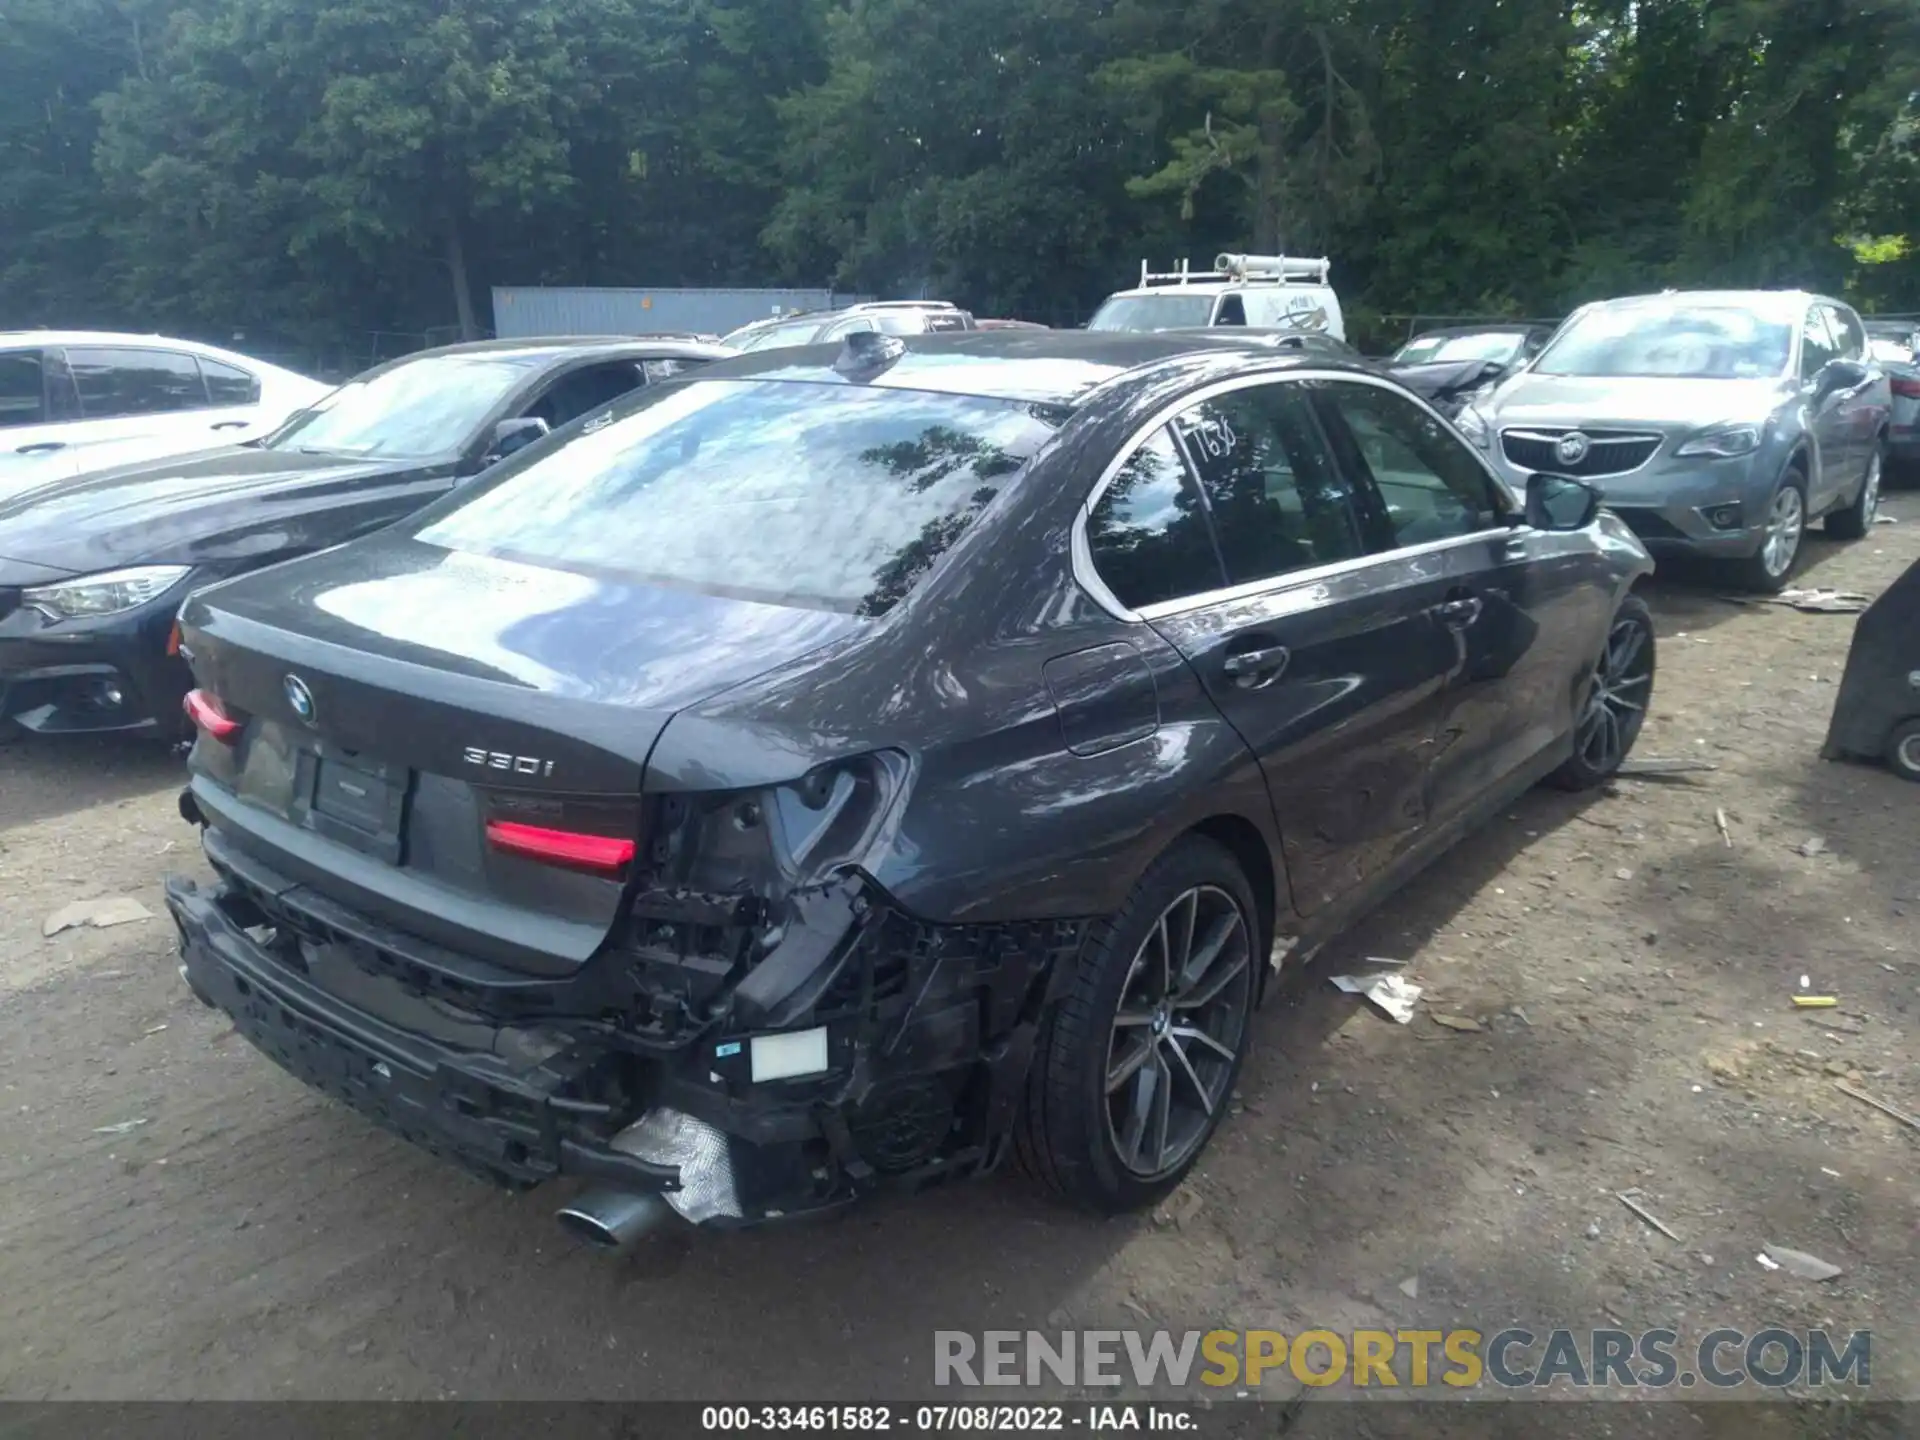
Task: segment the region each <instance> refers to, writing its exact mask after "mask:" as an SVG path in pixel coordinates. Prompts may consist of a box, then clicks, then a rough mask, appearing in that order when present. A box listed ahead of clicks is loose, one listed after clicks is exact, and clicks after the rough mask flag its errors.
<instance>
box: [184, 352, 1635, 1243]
mask: <svg viewBox="0 0 1920 1440" xmlns="http://www.w3.org/2000/svg"><path fill="white" fill-rule="evenodd" d="M1650 569H1651V564H1650V562H1649V560H1648V558H1647V555H1646V552H1645V551H1644V550H1643V549H1642V548H1641V547H1640V545H1639V544H1638V542H1637V541H1635V540H1634V538H1633V536H1632V535H1631V534H1630V533H1629V532H1628V531H1627V530H1626V529H1625V527H1623V526H1622V525H1621V524H1620V523H1619V522H1618V521H1617V520H1615V519H1614V518H1613V517H1612V516H1610V515H1606V514H1602V513H1600V512H1599V508H1598V499H1597V496H1596V495H1595V494H1594V492H1593V491H1591V490H1590V489H1589V488H1588V487H1586V486H1584V485H1583V484H1581V483H1580V482H1578V481H1573V480H1564V479H1555V478H1551V477H1538V478H1536V479H1535V480H1534V481H1533V482H1532V484H1531V486H1530V488H1529V492H1528V496H1527V499H1526V500H1525V502H1524V503H1523V502H1521V501H1519V500H1518V499H1516V498H1515V497H1514V496H1513V495H1511V494H1510V492H1509V491H1508V490H1507V488H1506V487H1505V486H1504V485H1503V484H1502V482H1501V481H1500V480H1499V479H1498V478H1497V477H1496V476H1495V475H1494V474H1493V472H1492V471H1491V470H1490V469H1489V467H1488V466H1487V464H1486V463H1485V461H1484V460H1483V459H1482V458H1481V457H1480V456H1479V455H1478V454H1476V453H1475V451H1474V450H1473V448H1472V447H1471V446H1469V445H1468V444H1466V443H1465V442H1464V441H1463V440H1462V439H1461V438H1460V437H1459V436H1458V434H1457V433H1456V432H1455V431H1454V430H1453V429H1452V428H1451V427H1449V426H1448V425H1447V424H1446V423H1445V422H1443V421H1442V420H1440V419H1439V418H1438V417H1437V416H1436V415H1435V414H1434V413H1433V411H1432V410H1430V409H1429V408H1428V407H1426V406H1425V405H1424V404H1422V403H1421V402H1419V401H1418V400H1416V399H1415V398H1413V397H1412V396H1411V395H1409V394H1408V392H1407V391H1406V390H1405V389H1404V388H1402V387H1401V386H1399V385H1397V384H1395V383H1393V382H1392V381H1390V380H1387V379H1385V378H1383V377H1381V376H1380V375H1378V374H1377V373H1376V372H1374V371H1372V370H1371V369H1370V368H1367V367H1364V366H1360V365H1356V364H1351V363H1343V362H1340V361H1337V360H1333V359H1329V358H1327V357H1324V356H1319V355H1314V354H1302V353H1298V352H1287V351H1267V350H1263V349H1261V348H1259V347H1250V346H1248V345H1246V344H1245V343H1243V342H1239V341H1236V340H1234V339H1233V338H1232V337H1230V336H1225V337H1222V338H1221V339H1219V340H1217V341H1215V340H1208V339H1195V338H1191V337H1179V336H1169V335H1131V334H1109V335H1091V334H1084V333H1068V332H1056V333H1046V334H1004V333H1003V334H991V333H986V334H979V333H976V334H973V335H966V336H949V337H927V338H915V339H912V340H904V341H903V340H898V339H894V338H891V337H886V336H865V337H857V338H856V339H855V340H851V341H849V342H847V343H846V345H845V346H844V347H842V348H840V349H837V350H836V349H834V348H831V347H816V348H812V349H805V350H792V351H784V352H777V353H772V354H765V355H754V356H747V357H742V358H740V359H738V360H734V361H731V362H727V363H724V364H721V365H718V366H715V367H713V368H712V369H710V370H708V371H706V372H704V373H703V374H702V375H700V376H698V377H696V378H694V379H692V380H690V381H689V382H687V383H685V384H682V385H679V386H676V387H674V388H673V389H672V390H671V391H669V392H663V393H661V394H658V395H644V396H641V397H639V398H637V399H636V400H631V401H627V402H623V403H622V404H621V405H619V406H616V407H615V409H614V414H613V418H612V420H611V422H610V423H608V424H605V425H603V426H599V427H598V428H596V429H594V430H593V431H591V432H590V433H576V434H575V435H573V436H572V437H571V438H570V439H569V440H567V441H566V442H565V443H559V444H555V445H552V446H550V447H549V448H546V449H544V450H542V451H541V452H539V453H537V454H530V455H527V456H523V457H516V458H515V459H514V460H512V461H509V462H508V463H506V464H505V465H502V466H501V467H500V468H499V470H498V471H496V472H495V473H494V474H493V475H491V476H489V477H488V478H487V479H486V480H484V481H482V482H481V483H479V484H477V485H476V486H474V487H473V488H472V489H471V490H468V491H465V492H462V493H461V494H459V495H456V496H453V497H449V499H448V500H446V501H443V502H442V503H440V504H438V505H436V506H434V507H433V508H432V509H430V510H429V511H427V512H425V513H424V514H423V515H421V516H419V517H416V518H415V519H414V520H412V521H410V522H408V523H406V524H404V525H400V526H396V527H394V528H392V529H390V530H387V531H385V532H383V533H381V534H380V535H377V536H372V537H369V538H368V539H366V540H362V541H360V542H358V543H356V544H352V545H348V546H345V547H343V548H341V549H339V550H336V551H333V552H331V553H329V554H326V555H322V556H314V557H311V558H309V559H306V560H302V561H298V562H295V563H293V564H291V565H288V566H283V567H281V568H279V569H277V570H276V571H274V572H273V573H272V574H270V575H266V574H263V575H253V576H247V577H244V578H241V579H238V580H233V581H229V582H227V583H225V584H222V585H217V586H214V587H212V588H210V589H207V590H202V591H200V592H198V593H196V594H195V596H194V597H193V599H192V600H191V601H190V602H189V603H188V605H187V607H186V610H185V612H184V614H183V617H182V618H183V627H184V633H185V640H186V644H187V647H188V649H189V651H190V652H191V655H192V660H193V668H194V673H195V675H196V677H197V679H198V684H199V688H198V689H197V690H196V691H195V692H194V694H193V695H192V696H191V697H190V704H191V706H192V708H193V711H194V713H195V715H196V717H197V719H198V721H199V724H200V727H201V733H200V737H199V739H198V741H197V743H196V744H195V746H194V750H193V755H192V759H191V771H192V778H191V784H190V788H189V789H188V791H187V792H186V794H185V795H184V796H183V797H182V808H183V811H184V813H185V814H186V815H187V816H188V818H189V819H193V820H196V821H198V822H199V823H201V824H203V825H204V827H205V830H204V837H203V840H204V847H205V852H206V855H207V858H208V859H209V861H210V862H211V864H212V868H213V870H214V872H215V874H216V876H217V879H216V880H214V881H213V882H211V883H207V884H199V883H196V882H194V881H192V880H187V879H175V880H172V881H169V883H168V892H167V896H168V904H169V907H170V908H171V910H172V913H173V915H174V917H175V920H176V921H177V923H178V925H179V928H180V934H181V947H182V953H183V958H184V961H185V965H184V974H185V976H186V980H187V983H188V984H189V985H190V986H191V987H192V989H193V991H194V993H195V994H196V995H198V996H199V997H200V998H201V999H202V1000H203V1001H205V1002H206V1003H208V1004H211V1005H214V1006H217V1007H219V1008H220V1009H222V1010H224V1011H226V1012H227V1013H228V1014H229V1015H230V1016H232V1018H233V1020H234V1023H235V1024H236V1025H237V1027H238V1028H239V1029H240V1031H241V1033H242V1034H243V1035H245V1036H246V1037H247V1038H248V1039H250V1040H251V1041H252V1042H253V1043H254V1044H255V1045H257V1046H258V1047H260V1048H261V1049H262V1050H263V1051H265V1052H266V1053H267V1054H268V1055H270V1056H272V1057H273V1058H274V1059H275V1060H277V1061H278V1062H279V1063H280V1064H281V1065H283V1066H285V1067H286V1068H287V1069H288V1070H290V1071H291V1072H292V1073H294V1074H295V1075H297V1076H299V1077H300V1078H302V1079H304V1080H305V1081H307V1082H308V1083H310V1084H312V1085H314V1086H316V1087H318V1088H319V1089H321V1090H323V1091H326V1092H327V1093H329V1094H332V1095H334V1096H336V1097H338V1098H340V1099H341V1100H344V1101H345V1102H346V1103H348V1104H350V1105H352V1106H354V1107H355V1108H357V1109H359V1110H361V1111H362V1112H363V1113H365V1114H367V1115H369V1116H371V1117H373V1118H374V1119H376V1120H378V1121H380V1122H382V1123H384V1124H386V1125H388V1126H390V1127H392V1128H393V1129H395V1130H397V1131H398V1132H399V1133H400V1134H402V1135H405V1136H408V1137H410V1138H411V1139H413V1140H414V1141H416V1142H418V1143H420V1144H423V1145H426V1146H428V1147H430V1148H432V1149H434V1150H435V1151H437V1152H438V1153H440V1154H443V1155H445V1156H448V1157H450V1158H453V1159H456V1160H458V1161H460V1162H462V1163H464V1164H465V1165H467V1166H468V1167H470V1168H471V1169H473V1170H476V1171H478V1172H479V1173H481V1174H483V1175H486V1176H489V1177H491V1178H493V1179H494V1180H497V1181H499V1182H502V1183H504V1184H507V1185H513V1186H525V1185H531V1184H534V1183H537V1182H540V1181H543V1180H546V1179H548V1178H550V1177H553V1176H556V1175H573V1176H580V1177H586V1178H589V1179H592V1180H594V1181H597V1182H598V1184H599V1188H598V1189H596V1190H592V1191H590V1192H589V1193H587V1194H585V1195H583V1196H582V1197H580V1198H579V1199H577V1200H575V1201H574V1202H573V1203H572V1204H571V1205H570V1206H569V1207H568V1208H567V1210H566V1211H565V1212H563V1219H564V1220H565V1221H566V1223H567V1224H568V1225H569V1226H570V1228H572V1229H573V1230H574V1231H575V1232H576V1233H578V1234H581V1235H583V1236H586V1237H588V1238H591V1239H593V1240H595V1241H597V1242H599V1243H603V1244H618V1243H621V1242H624V1241H625V1240H628V1239H630V1238H632V1237H633V1236H634V1235H636V1234H638V1233H641V1232H643V1231H645V1230H646V1229H648V1228H650V1227H651V1226H653V1225H656V1224H658V1223H661V1222H662V1217H668V1216H671V1215H672V1214H673V1213H674V1212H676V1211H677V1212H678V1213H679V1214H680V1215H681V1216H682V1217H684V1218H685V1219H687V1220H691V1221H696V1222H702V1223H711V1224H716V1225H728V1224H741V1223H751V1222H754V1221H760V1220H766V1219H770V1218H773V1217H776V1216H782V1215H787V1216H790V1215H795V1214H799V1213H803V1212H807V1211H814V1210H819V1209H823V1208H826V1207H831V1206H835V1205H838V1204H841V1203H843V1202H845V1201H847V1200H849V1199H851V1198H853V1197H855V1196H857V1195H859V1194H861V1193H862V1192H864V1191H867V1190H869V1189H872V1188H873V1187H875V1186H877V1185H881V1184H883V1183H889V1182H894V1183H903V1184H909V1185H912V1184H919V1183H924V1182H927V1181H930V1180H933V1179H936V1178H940V1177H944V1176H950V1175H959V1174H966V1173H970V1172H975V1171H979V1170H981V1169H984V1168H988V1167H991V1166H992V1165H994V1164H996V1163H997V1162H999V1161H1000V1160H1002V1159H1003V1158H1004V1157H1005V1156H1007V1155H1008V1154H1009V1153H1010V1152H1011V1151H1017V1152H1018V1154H1019V1155H1020V1157H1021V1159H1022V1160H1023V1161H1024V1162H1025V1165H1026V1168H1027V1169H1028V1170H1029V1171H1031V1172H1032V1174H1033V1175H1035V1176H1036V1177H1037V1178H1038V1179H1039V1181H1040V1182H1041V1183H1042V1184H1044V1185H1046V1186H1047V1187H1049V1188H1051V1189H1052V1190H1054V1191H1056V1192H1058V1193H1060V1194H1062V1195H1065V1196H1067V1197H1070V1198H1072V1199H1074V1200H1076V1201H1079V1202H1082V1203H1084V1204H1087V1205H1090V1206H1093V1207H1096V1208H1100V1209H1105V1210H1119V1209H1125V1208H1129V1207H1137V1206H1142V1205H1146V1204H1150V1203H1152V1202H1153V1201H1154V1200H1155V1199H1156V1197H1158V1196H1161V1195H1163V1194H1165V1193H1166V1192H1167V1191H1168V1190H1169V1189H1170V1188H1171V1187H1172V1186H1173V1185H1175V1184H1176V1183H1178V1181H1179V1179H1180V1177H1181V1176H1182V1175H1183V1174H1184V1173H1185V1172H1186V1170H1187V1168H1188V1167H1189V1166H1190V1165H1191V1164H1192V1163H1193V1161H1194V1158H1195V1157H1196V1156H1197V1155H1198V1154H1199V1153H1200V1151H1201V1148H1202V1147H1203V1146H1204V1145H1205V1143H1206V1141H1207V1139H1208V1138H1209V1136H1210V1135H1211V1134H1212V1132H1213V1130H1214V1127H1215V1126H1216V1124H1217V1123H1218V1122H1219V1121H1220V1119H1221V1117H1222V1116H1223V1115H1224V1114H1225V1113H1226V1111H1227V1108H1228V1100H1229V1097H1230V1095H1231V1093H1232V1089H1233V1084H1234V1077H1235V1074H1236V1073H1237V1071H1238V1069H1239V1067H1240V1064H1241V1062H1242V1058H1243V1057H1244V1055H1245V1053H1246V1049H1247V1045H1248V1038H1249V1034H1250V1026H1251V1023H1252V1009H1253V1005H1254V1002H1255V999H1256V998H1257V996H1258V995H1259V993H1260V989H1261V986H1262V983H1263V982H1264V980H1265V978H1266V976H1267V974H1268V972H1269V969H1270V966H1269V957H1270V956H1272V955H1273V954H1274V953H1275V949H1276V946H1275V937H1276V936H1278V935H1283V934H1284V935H1287V936H1292V937H1296V938H1297V940H1298V945H1299V947H1300V949H1302V950H1310V949H1311V948H1312V947H1313V946H1315V945H1316V944H1318V943H1319V942H1321V941H1323V940H1324V939H1326V938H1327V937H1328V936H1329V935H1330V934H1332V933H1333V932H1334V931H1336V930H1337V929H1339V928H1340V927H1341V926H1342V925H1344V924H1345V923H1347V922H1348V921H1349V920H1351V919H1352V918H1353V917H1354V916H1356V915H1357V914H1359V913H1360V912H1361V911H1363V910H1365V909H1367V908H1368V907H1370V906H1372V905H1375V904H1377V903H1378V902H1379V901H1380V900H1381V899H1382V897H1384V896H1385V895H1387V894H1389V893H1390V892H1391V891H1392V890H1393V889H1394V888H1395V887H1397V886H1399V885H1401V884H1402V883H1403V882H1404V881H1405V880H1406V879H1407V878H1408V877H1409V876H1411V875H1412V874H1413V873H1414V872H1415V871H1417V870H1418V869H1420V868H1421V867H1422V866H1424V865H1425V864H1427V863H1428V862H1429V861H1431V860H1433V859H1434V858H1435V857H1436V856H1438V855H1440V854H1442V853H1444V852H1445V851H1446V849H1447V848H1448V847H1449V846H1450V845H1452V844H1453V843H1454V841H1455V840H1456V839H1457V838H1458V837H1459V836H1460V835H1461V833H1462V832H1463V831H1464V830H1465V829H1466V828H1468V827H1469V826H1472V825H1473V824H1475V823H1477V822H1478V821H1480V820H1482V819H1483V818H1485V817H1486V816H1487V815H1488V814H1490V813H1497V812H1498V810H1499V809H1500V808H1501V807H1504V806H1505V805H1506V804H1507V803H1509V802H1510V801H1511V800H1512V799H1513V797H1514V796H1515V795H1516V794H1518V793H1519V792H1521V791H1523V790H1524V789H1526V788H1527V787H1528V786H1530V785H1533V784H1534V783H1536V782H1537V781H1541V780H1543V779H1553V780H1555V781H1556V782H1557V783H1560V784H1562V785H1566V786H1571V787H1584V786H1592V785H1597V784H1600V783H1602V782H1603V781H1605V780H1606V779H1607V778H1608V777H1609V776H1610V775H1611V774H1612V773H1613V772H1614V771H1615V769H1616V768H1617V767H1618V766H1619V764H1620V762H1621V759H1622V757H1623V756H1624V755H1625V754H1626V752H1627V750H1628V749H1629V747H1631V746H1632V744H1633V742H1634V739H1635V737H1636V735H1637V733H1638V730H1639V726H1640V721H1641V717H1642V715H1643V714H1644V711H1645V707H1646V705H1647V703H1648V699H1649V696H1650V694H1651V691H1652V686H1653V633H1652V628H1651V624H1650V622H1649V618H1648V615H1647V611H1646V608H1645V606H1644V605H1643V604H1642V603H1641V602H1640V600H1639V599H1638V598H1637V597H1635V596H1634V595H1633V594H1632V587H1633V585H1634V584H1635V582H1636V581H1637V580H1638V579H1639V578H1640V577H1642V576H1644V575H1646V574H1647V573H1648V572H1649V571H1650ZM1276 963H1277V962H1276Z"/></svg>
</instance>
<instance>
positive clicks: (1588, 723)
mask: <svg viewBox="0 0 1920 1440" xmlns="http://www.w3.org/2000/svg"><path fill="white" fill-rule="evenodd" d="M1627 630H1631V631H1632V632H1634V634H1637V635H1638V637H1639V639H1638V644H1637V646H1634V645H1633V644H1632V637H1631V636H1629V635H1627V634H1625V633H1623V632H1624V631H1627ZM1656 658H1657V646H1656V643H1655V638H1654V633H1653V612H1652V611H1651V610H1649V609H1647V602H1646V601H1644V600H1642V599H1641V598H1640V597H1639V596H1638V595H1629V596H1627V598H1626V599H1625V600H1623V601H1621V602H1620V608H1619V609H1618V610H1616V611H1614V612H1613V620H1612V622H1611V623H1610V624H1609V625H1608V626H1607V638H1606V640H1605V641H1604V642H1603V643H1602V645H1601V650H1600V655H1599V657H1598V658H1597V659H1596V660H1595V661H1594V666H1593V674H1592V676H1591V678H1590V680H1589V681H1588V684H1587V687H1586V689H1585V691H1584V692H1583V693H1582V695H1581V697H1580V713H1579V714H1578V716H1577V717H1576V718H1575V720H1574V728H1573V754H1572V756H1571V757H1570V758H1569V759H1568V760H1567V761H1566V763H1565V764H1563V765H1562V766H1561V767H1560V768H1559V769H1558V770H1556V771H1554V772H1553V774H1551V775H1549V776H1548V777H1547V783H1549V784H1550V785H1553V786H1556V787H1557V788H1559V789H1561V790H1591V789H1593V788H1594V787H1595V786H1598V785H1604V784H1606V783H1607V781H1609V780H1611V779H1612V778H1613V777H1614V775H1615V774H1617V773H1618V772H1619V769H1620V766H1621V765H1622V764H1623V763H1624V762H1625V761H1626V758H1627V756H1629V755H1630V754H1632V753H1633V744H1634V741H1636V740H1638V739H1639V738H1640V727H1641V725H1642V724H1644V723H1645V722H1646V718H1647V706H1648V705H1649V704H1651V703H1652V701H1653V680H1654V671H1655V668H1656V666H1655V662H1656Z"/></svg>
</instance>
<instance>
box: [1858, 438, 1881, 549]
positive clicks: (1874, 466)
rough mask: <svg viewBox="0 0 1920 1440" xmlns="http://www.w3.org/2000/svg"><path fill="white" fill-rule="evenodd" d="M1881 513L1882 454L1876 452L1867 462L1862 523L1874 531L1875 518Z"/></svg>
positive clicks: (1861, 497)
mask: <svg viewBox="0 0 1920 1440" xmlns="http://www.w3.org/2000/svg"><path fill="white" fill-rule="evenodd" d="M1879 513H1880V452H1879V451H1878V450H1875V451H1874V453H1873V458H1872V459H1870V460H1868V461H1867V478H1866V479H1865V480H1864V481H1863V482H1861V486H1860V523H1861V524H1862V525H1865V526H1866V527H1867V528H1868V529H1872V528H1873V521H1874V517H1875V516H1877V515H1878V514H1879Z"/></svg>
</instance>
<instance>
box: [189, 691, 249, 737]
mask: <svg viewBox="0 0 1920 1440" xmlns="http://www.w3.org/2000/svg"><path fill="white" fill-rule="evenodd" d="M183 705H184V708H185V710H186V712H187V718H188V719H189V720H191V721H193V723H194V724H195V725H197V726H198V727H199V728H200V730H201V731H202V732H203V733H205V734H207V735H210V736H212V737H213V738H214V739H215V740H218V741H219V742H220V743H221V744H223V745H231V744H233V742H234V741H235V740H238V739H239V738H240V731H241V730H242V728H244V727H243V726H242V724H241V722H240V720H238V719H237V718H236V717H234V716H232V715H230V714H228V713H227V707H226V706H224V705H222V704H221V703H220V699H219V697H218V696H216V695H209V694H208V693H207V692H206V691H204V690H189V691H188V692H187V698H186V700H185V701H184V702H183Z"/></svg>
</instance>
